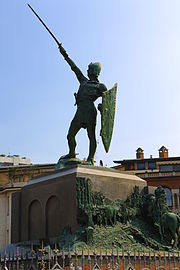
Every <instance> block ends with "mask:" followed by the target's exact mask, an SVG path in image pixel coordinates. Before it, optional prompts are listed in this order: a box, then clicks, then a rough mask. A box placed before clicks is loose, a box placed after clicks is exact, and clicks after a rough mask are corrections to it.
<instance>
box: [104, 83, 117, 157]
mask: <svg viewBox="0 0 180 270" xmlns="http://www.w3.org/2000/svg"><path fill="white" fill-rule="evenodd" d="M116 93H117V83H116V84H115V85H114V86H113V88H111V89H110V90H108V91H106V92H104V93H103V96H102V110H101V137H102V141H103V145H104V148H105V151H106V153H108V151H109V147H110V144H111V139H112V133H113V127H114V116H115V107H116Z"/></svg>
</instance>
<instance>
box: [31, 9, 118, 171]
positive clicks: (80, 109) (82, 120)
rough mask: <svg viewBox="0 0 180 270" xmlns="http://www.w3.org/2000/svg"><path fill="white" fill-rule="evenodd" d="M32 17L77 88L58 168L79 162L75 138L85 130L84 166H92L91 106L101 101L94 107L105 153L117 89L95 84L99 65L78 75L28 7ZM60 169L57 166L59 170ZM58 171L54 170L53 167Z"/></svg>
mask: <svg viewBox="0 0 180 270" xmlns="http://www.w3.org/2000/svg"><path fill="white" fill-rule="evenodd" d="M28 6H29V7H30V9H31V10H32V11H33V13H34V14H35V15H36V16H37V18H38V19H39V20H40V22H41V23H42V24H43V25H44V27H45V28H46V30H47V31H48V32H49V33H50V35H51V36H52V37H53V39H54V40H55V42H56V43H57V44H58V47H59V51H60V53H61V54H62V55H63V57H64V59H65V60H66V62H67V63H68V64H69V66H70V68H71V69H72V71H73V72H74V73H75V75H76V77H77V79H78V81H79V83H80V86H79V90H78V92H77V93H75V94H74V96H75V99H76V105H77V111H76V114H75V116H74V118H73V120H72V122H71V124H70V128H69V131H68V135H67V139H68V146H69V153H68V154H67V155H65V156H62V157H61V158H60V159H59V161H58V164H59V163H62V164H71V162H72V163H73V162H75V163H76V162H77V163H78V162H79V161H77V160H78V159H76V152H75V149H76V140H75V137H76V134H77V133H78V132H79V130H80V129H81V128H84V129H87V134H88V138H89V142H90V144H89V155H88V157H87V160H86V163H85V164H87V165H93V164H94V155H95V152H96V146H97V142H96V134H95V128H96V117H97V110H96V108H95V106H94V102H95V100H96V99H97V98H99V97H101V96H102V97H103V99H102V104H99V105H98V109H99V111H100V112H101V137H102V141H103V144H104V147H105V150H106V152H108V150H109V146H110V142H111V138H112V131H113V125H114V114H115V101H116V91H117V85H115V86H114V87H113V88H112V89H110V90H108V91H107V88H106V86H105V85H104V84H102V83H100V82H99V80H98V76H99V74H100V71H101V65H100V63H98V62H96V63H90V64H89V66H88V70H87V76H88V78H86V77H85V76H84V75H83V73H82V71H81V70H80V69H79V68H78V67H77V66H76V64H75V63H74V62H73V61H72V60H71V58H70V57H69V56H68V54H67V52H66V50H65V49H64V48H63V47H62V44H61V43H60V42H59V41H58V40H57V39H56V37H55V36H54V35H53V34H52V32H51V31H50V30H49V28H48V27H47V26H46V25H45V23H44V22H43V21H42V19H41V18H40V17H39V15H38V14H37V13H36V12H35V11H34V9H33V8H32V7H31V6H30V5H28ZM60 167H61V166H60ZM57 168H58V167H57Z"/></svg>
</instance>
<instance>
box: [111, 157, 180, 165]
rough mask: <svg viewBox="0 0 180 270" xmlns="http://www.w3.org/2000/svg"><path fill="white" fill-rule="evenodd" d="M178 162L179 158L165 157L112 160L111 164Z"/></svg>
mask: <svg viewBox="0 0 180 270" xmlns="http://www.w3.org/2000/svg"><path fill="white" fill-rule="evenodd" d="M176 160H177V161H179V160H180V157H167V158H159V157H157V158H135V159H123V160H114V161H113V162H114V163H116V164H123V163H132V162H134V161H136V162H143V161H152V162H153V161H154V162H155V161H176Z"/></svg>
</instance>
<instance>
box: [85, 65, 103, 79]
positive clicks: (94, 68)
mask: <svg viewBox="0 0 180 270" xmlns="http://www.w3.org/2000/svg"><path fill="white" fill-rule="evenodd" d="M87 72H88V77H89V78H90V77H91V76H92V75H93V76H95V77H98V76H99V74H100V72H101V64H100V63H98V62H95V63H90V64H89V66H88V71H87Z"/></svg>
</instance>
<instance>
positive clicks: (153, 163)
mask: <svg viewBox="0 0 180 270" xmlns="http://www.w3.org/2000/svg"><path fill="white" fill-rule="evenodd" d="M148 169H150V170H153V169H156V162H152V161H150V162H148Z"/></svg>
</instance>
